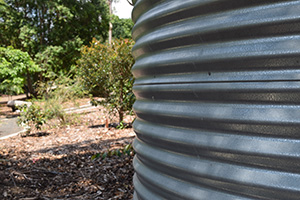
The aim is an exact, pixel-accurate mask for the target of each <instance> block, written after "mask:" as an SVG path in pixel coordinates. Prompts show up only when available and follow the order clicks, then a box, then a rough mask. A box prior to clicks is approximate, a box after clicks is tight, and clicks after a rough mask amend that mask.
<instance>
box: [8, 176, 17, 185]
mask: <svg viewBox="0 0 300 200" xmlns="http://www.w3.org/2000/svg"><path fill="white" fill-rule="evenodd" d="M9 176H10V178H11V180H12V181H13V183H14V186H15V187H17V184H16V182H15V180H14V176H13V174H12V173H10V174H9Z"/></svg>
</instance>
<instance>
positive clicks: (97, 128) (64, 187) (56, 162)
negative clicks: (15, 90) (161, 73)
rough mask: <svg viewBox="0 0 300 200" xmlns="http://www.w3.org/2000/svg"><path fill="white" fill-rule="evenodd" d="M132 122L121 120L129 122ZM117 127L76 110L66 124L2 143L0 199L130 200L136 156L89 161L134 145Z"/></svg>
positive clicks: (95, 113)
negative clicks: (74, 114) (73, 117)
mask: <svg viewBox="0 0 300 200" xmlns="http://www.w3.org/2000/svg"><path fill="white" fill-rule="evenodd" d="M85 101H88V100H83V101H82V102H85ZM87 103H88V102H85V103H81V104H87ZM0 109H1V110H0V113H1V114H2V115H7V116H11V115H14V114H13V113H11V111H9V110H8V109H6V108H4V107H1V108H0ZM74 112H76V111H74ZM2 117H3V116H2ZM133 119H134V116H126V117H125V121H126V122H127V123H130V122H132V120H133ZM116 122H117V117H115V116H110V117H109V116H108V115H107V114H106V112H105V109H103V108H101V109H100V108H99V107H97V108H96V107H94V108H88V109H87V110H80V113H77V114H76V120H75V122H74V121H72V123H71V124H69V125H64V126H61V125H60V124H59V123H58V122H55V121H53V122H51V123H49V124H50V125H46V126H44V128H43V130H42V131H37V130H35V131H33V132H32V133H30V134H29V135H27V136H26V137H24V135H23V136H20V135H18V136H14V137H11V138H8V139H4V140H1V141H0V199H20V200H38V199H45V200H46V199H93V200H94V199H95V200H96V199H105V200H113V199H132V197H133V184H132V178H133V173H134V170H133V167H132V159H133V156H134V151H133V150H132V151H129V152H127V153H128V154H119V155H109V156H107V157H106V158H102V157H101V156H100V157H99V158H96V159H92V158H94V157H95V155H102V154H103V153H108V154H110V152H112V151H113V150H115V152H117V150H121V151H122V149H124V147H125V146H126V145H128V144H131V143H132V141H133V139H134V136H135V134H134V132H133V130H132V128H126V129H122V130H120V129H117V128H115V126H113V124H115V123H116Z"/></svg>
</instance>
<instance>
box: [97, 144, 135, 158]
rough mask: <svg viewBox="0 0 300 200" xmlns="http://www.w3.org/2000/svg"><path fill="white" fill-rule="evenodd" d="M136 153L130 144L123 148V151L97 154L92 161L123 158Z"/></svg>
mask: <svg viewBox="0 0 300 200" xmlns="http://www.w3.org/2000/svg"><path fill="white" fill-rule="evenodd" d="M134 154H135V151H134V149H133V147H132V144H128V145H126V146H125V147H123V148H121V149H114V150H110V151H105V152H102V153H96V154H95V155H93V156H92V157H91V160H96V159H99V158H100V159H102V160H103V159H105V158H107V157H111V156H119V157H121V156H122V155H128V156H129V155H134Z"/></svg>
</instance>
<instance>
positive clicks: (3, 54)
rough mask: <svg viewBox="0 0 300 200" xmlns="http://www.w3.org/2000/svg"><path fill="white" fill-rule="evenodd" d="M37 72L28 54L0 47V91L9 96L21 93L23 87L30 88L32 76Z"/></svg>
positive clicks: (37, 68)
mask: <svg viewBox="0 0 300 200" xmlns="http://www.w3.org/2000/svg"><path fill="white" fill-rule="evenodd" d="M39 71H41V69H40V68H39V67H38V66H37V65H36V64H35V63H34V62H33V61H32V59H31V58H30V56H29V55H28V53H26V52H23V51H21V50H19V49H13V48H11V47H8V48H3V47H0V81H1V84H0V91H2V92H4V93H6V94H10V95H13V94H20V93H23V92H24V87H25V85H26V87H27V88H29V89H30V88H32V83H31V82H32V80H31V78H32V75H33V74H34V73H36V72H39ZM31 92H32V89H31Z"/></svg>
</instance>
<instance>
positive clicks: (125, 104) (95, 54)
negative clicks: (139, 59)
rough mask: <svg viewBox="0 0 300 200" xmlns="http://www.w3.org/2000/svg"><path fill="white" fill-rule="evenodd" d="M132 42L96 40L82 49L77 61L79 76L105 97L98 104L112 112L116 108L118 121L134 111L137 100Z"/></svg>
mask: <svg viewBox="0 0 300 200" xmlns="http://www.w3.org/2000/svg"><path fill="white" fill-rule="evenodd" d="M133 44H134V42H133V41H132V40H129V39H127V40H117V39H115V40H113V41H112V44H111V45H109V44H108V43H105V44H102V43H100V42H99V41H97V40H93V42H92V43H91V46H90V47H89V46H84V47H83V48H82V50H81V54H82V57H81V58H80V59H79V60H78V68H77V75H78V76H79V77H82V79H83V82H82V83H83V84H84V85H85V86H86V88H89V89H90V92H91V93H93V94H95V95H97V96H98V95H102V96H103V97H104V98H103V100H101V101H98V102H97V103H99V104H102V105H104V106H107V107H109V108H110V110H111V112H114V111H116V112H117V113H118V115H119V122H122V121H123V116H124V114H125V112H127V111H131V109H132V105H133V102H134V100H135V98H134V95H133V92H132V85H133V82H134V78H133V76H132V74H131V68H132V66H133V64H134V59H133V57H132V55H131V49H132V46H133ZM99 92H101V93H99Z"/></svg>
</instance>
